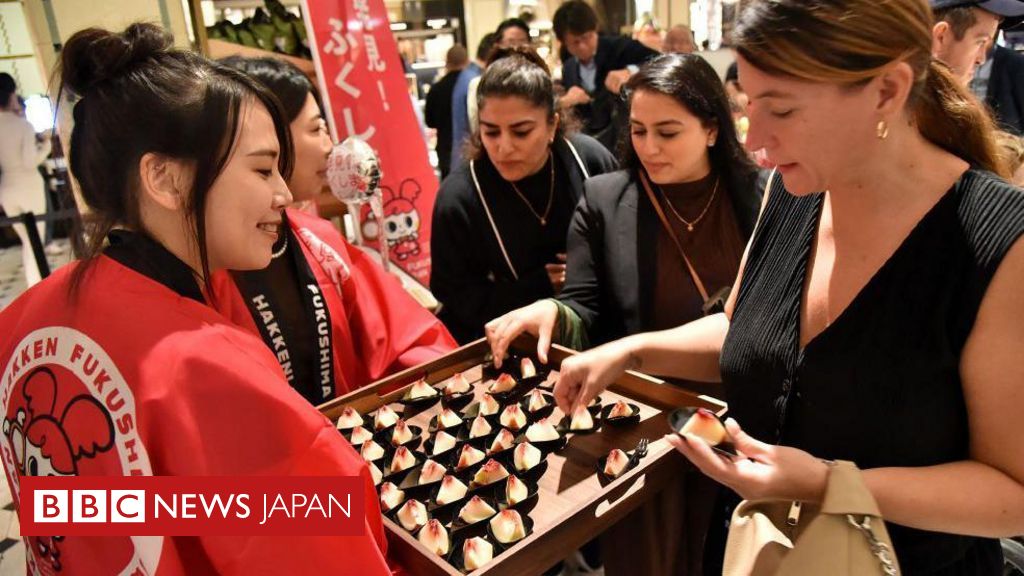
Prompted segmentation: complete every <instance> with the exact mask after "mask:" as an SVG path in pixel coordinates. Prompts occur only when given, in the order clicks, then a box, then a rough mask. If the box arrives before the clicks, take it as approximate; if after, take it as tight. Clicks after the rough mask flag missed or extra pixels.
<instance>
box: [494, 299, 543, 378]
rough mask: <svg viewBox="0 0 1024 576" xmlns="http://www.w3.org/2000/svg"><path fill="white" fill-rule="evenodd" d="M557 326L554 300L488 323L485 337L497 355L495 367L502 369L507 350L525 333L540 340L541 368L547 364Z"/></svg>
mask: <svg viewBox="0 0 1024 576" xmlns="http://www.w3.org/2000/svg"><path fill="white" fill-rule="evenodd" d="M557 324H558V305H557V304H555V303H554V302H552V301H551V300H538V301H536V302H534V303H533V304H530V305H529V306H524V307H522V308H519V309H518V310H513V311H511V312H509V313H508V314H505V315H504V316H499V317H498V318H495V319H494V320H491V321H490V322H488V323H487V325H486V326H484V333H485V334H486V335H487V343H488V344H490V346H491V354H493V355H494V367H495V368H501V363H502V361H504V359H505V354H506V353H507V352H508V347H509V346H510V345H511V344H512V341H513V340H515V339H516V337H517V336H519V335H520V334H522V333H523V332H529V333H530V334H533V335H534V336H536V337H537V359H538V360H540V362H541V364H547V363H548V350H549V349H550V348H551V334H552V333H553V332H554V331H555V326H556V325H557Z"/></svg>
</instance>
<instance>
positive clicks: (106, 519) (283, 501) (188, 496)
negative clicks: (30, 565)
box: [18, 476, 376, 536]
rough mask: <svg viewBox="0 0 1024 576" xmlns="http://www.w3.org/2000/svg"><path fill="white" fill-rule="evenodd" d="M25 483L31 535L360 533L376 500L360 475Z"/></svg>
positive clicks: (23, 506)
mask: <svg viewBox="0 0 1024 576" xmlns="http://www.w3.org/2000/svg"><path fill="white" fill-rule="evenodd" d="M20 484H21V486H20V488H21V489H20V494H19V497H20V499H19V502H20V505H19V510H18V513H19V515H20V517H21V520H22V523H21V531H22V534H24V535H26V536H49V535H53V534H61V535H64V536H115V535H123V536H203V535H207V534H219V535H225V536H273V535H282V536H356V535H359V534H361V533H362V531H363V529H364V525H365V518H366V508H367V506H368V505H371V506H374V505H376V494H375V493H373V490H372V488H368V481H367V480H365V479H364V478H362V477H355V476H354V477H332V476H308V477H307V476H303V477H293V476H287V477H240V478H234V477H198V476H181V477H177V476H174V477H172V476H123V477H122V476H119V477H101V476H64V477H60V476H52V477H33V476H23V477H21V479H20ZM368 502H369V504H367V503H368Z"/></svg>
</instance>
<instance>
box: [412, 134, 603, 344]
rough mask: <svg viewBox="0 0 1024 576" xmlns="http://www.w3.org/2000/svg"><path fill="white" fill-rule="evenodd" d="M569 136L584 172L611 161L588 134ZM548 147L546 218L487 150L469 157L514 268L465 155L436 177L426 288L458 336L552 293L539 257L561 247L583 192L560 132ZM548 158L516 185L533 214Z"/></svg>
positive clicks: (468, 336)
mask: <svg viewBox="0 0 1024 576" xmlns="http://www.w3.org/2000/svg"><path fill="white" fill-rule="evenodd" d="M570 140H571V142H572V145H573V147H574V148H575V150H576V152H577V153H578V154H579V156H580V159H581V160H582V161H583V164H584V165H585V166H586V168H587V172H588V173H589V174H590V175H594V174H601V173H603V172H607V171H609V170H614V169H615V159H614V158H613V157H612V155H611V154H610V153H609V152H608V151H607V150H605V149H604V148H603V147H601V145H600V144H598V143H597V142H596V141H594V140H593V139H592V138H589V137H587V136H583V135H574V136H572V137H571V138H570ZM552 149H553V153H554V158H555V177H556V181H555V191H554V200H553V203H552V208H551V214H550V215H549V217H548V219H549V222H548V224H547V225H546V226H541V225H540V223H539V222H538V220H537V218H536V216H534V214H533V212H531V211H530V210H529V209H528V208H527V206H526V204H525V203H524V202H523V200H522V199H521V198H519V196H518V195H517V194H516V193H515V191H513V189H512V187H511V185H510V184H509V182H507V181H506V180H504V179H503V178H501V175H500V174H499V173H498V171H497V169H496V168H495V167H494V165H493V164H492V163H491V162H490V160H488V159H487V157H486V155H484V156H483V157H482V158H481V160H479V161H477V162H476V163H475V164H474V167H475V172H476V177H477V180H478V181H479V183H480V190H481V191H482V193H483V196H484V198H485V199H486V201H487V207H488V208H489V209H490V214H491V216H492V217H493V218H494V223H495V225H496V226H497V228H498V232H499V233H500V234H501V239H502V241H503V242H504V245H505V249H506V250H507V252H508V257H509V259H510V260H511V262H512V266H513V267H514V268H515V273H513V270H512V269H511V268H510V267H509V264H508V262H506V260H505V256H504V255H503V253H502V251H501V248H500V246H499V243H498V240H497V237H496V236H495V233H494V230H493V229H492V227H491V223H490V220H489V219H488V216H487V212H486V211H485V209H484V205H483V204H482V203H481V201H480V195H479V194H477V190H476V187H475V185H474V183H473V174H472V171H471V170H470V167H469V165H468V164H466V163H464V164H463V165H462V166H460V167H459V168H458V169H456V170H455V171H454V172H452V174H451V175H450V176H449V177H448V178H446V179H445V180H444V182H442V184H441V189H440V191H439V192H438V195H437V200H436V202H435V204H434V217H433V221H432V232H431V238H430V250H431V255H432V256H431V257H432V260H433V262H432V269H431V276H430V289H431V291H432V292H433V293H434V296H435V297H436V298H437V299H438V300H439V301H440V302H441V305H442V308H441V312H440V313H439V314H438V316H439V318H440V319H441V321H442V322H444V324H445V326H447V327H448V330H449V331H450V332H451V333H452V336H454V337H455V339H456V340H458V341H459V342H463V343H465V342H469V341H471V340H474V339H476V338H479V337H481V336H483V326H484V324H485V323H487V322H488V321H490V320H492V319H494V318H496V317H498V316H500V315H502V314H504V313H506V312H509V311H511V310H514V309H516V308H519V307H520V306H525V305H526V304H529V303H531V302H533V301H535V300H537V299H540V298H546V297H549V296H551V295H552V294H553V291H552V287H551V282H550V280H549V279H548V275H547V271H546V270H545V268H544V265H545V264H549V263H555V262H557V260H556V257H555V255H556V254H558V253H560V252H565V251H566V247H565V237H566V230H567V229H568V226H569V219H570V217H571V215H572V211H573V209H574V207H575V206H576V203H577V202H578V201H579V198H580V196H581V195H582V193H583V180H584V174H583V171H582V170H581V169H580V167H579V163H578V162H577V160H576V157H575V156H574V155H573V153H572V151H571V149H570V147H569V145H568V144H567V143H566V142H565V140H556V142H555V145H554V146H552ZM547 166H548V165H545V168H543V169H541V170H540V171H539V172H538V173H537V174H535V175H534V176H532V177H530V178H526V179H525V180H526V181H525V182H523V184H524V186H519V188H520V192H522V193H523V195H524V196H527V199H528V200H529V201H530V204H531V205H532V206H533V207H534V211H536V212H537V213H538V214H543V212H544V208H545V206H546V204H547V196H548V191H549V189H550V172H549V171H548V168H547ZM517 186H518V183H517ZM517 277H518V278H517Z"/></svg>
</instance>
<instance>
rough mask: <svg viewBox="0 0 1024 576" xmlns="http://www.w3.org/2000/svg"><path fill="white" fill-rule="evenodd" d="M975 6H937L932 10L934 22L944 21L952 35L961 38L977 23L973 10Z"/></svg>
mask: <svg viewBox="0 0 1024 576" xmlns="http://www.w3.org/2000/svg"><path fill="white" fill-rule="evenodd" d="M974 8H975V6H973V5H972V6H956V7H954V8H939V9H938V10H935V11H934V14H935V23H936V24H938V23H939V22H945V23H947V24H949V29H950V30H952V31H953V37H954V38H956V39H957V40H963V39H964V35H966V34H967V31H968V30H970V29H971V26H974V25H975V24H977V23H978V15H977V14H975V12H974Z"/></svg>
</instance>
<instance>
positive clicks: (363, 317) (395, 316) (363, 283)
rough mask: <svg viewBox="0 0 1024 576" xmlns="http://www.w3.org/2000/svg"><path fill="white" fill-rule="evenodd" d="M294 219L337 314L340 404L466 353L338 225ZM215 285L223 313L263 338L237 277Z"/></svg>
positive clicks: (223, 277)
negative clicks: (392, 378)
mask: <svg viewBox="0 0 1024 576" xmlns="http://www.w3.org/2000/svg"><path fill="white" fill-rule="evenodd" d="M287 213H288V222H289V225H290V226H291V230H292V233H293V234H294V237H297V238H298V239H299V240H300V242H298V244H300V245H301V248H302V254H303V255H304V256H305V257H306V261H307V262H308V264H309V267H310V269H311V270H312V272H313V275H314V277H315V278H316V281H317V283H318V284H319V285H320V288H321V292H322V293H323V294H324V299H325V300H326V302H327V309H328V311H329V312H330V317H331V324H332V330H333V334H332V336H333V341H334V345H333V346H334V373H335V396H342V395H345V394H347V393H349V392H351V391H353V390H356V389H358V388H361V387H363V386H366V385H367V384H369V383H371V382H374V381H375V380H379V379H381V378H383V377H385V376H388V375H390V374H394V373H395V372H398V371H401V370H404V369H405V368H410V367H412V366H416V365H418V364H422V363H424V362H428V361H430V360H433V359H435V358H437V357H438V356H441V355H443V354H445V353H447V352H449V351H451V350H454V349H455V348H456V347H457V346H458V345H457V344H456V343H455V340H454V339H453V338H452V337H451V335H450V334H449V333H448V330H447V329H446V328H445V327H444V324H442V323H441V321H440V320H438V319H437V318H436V317H435V316H434V315H433V314H431V313H430V312H429V311H428V310H426V309H425V308H423V307H422V306H420V305H419V303H417V302H416V301H415V300H413V299H412V297H411V296H409V295H408V294H407V293H406V292H405V289H403V288H402V285H401V283H400V282H399V281H398V279H397V278H395V277H394V276H392V275H391V274H389V273H387V272H386V271H385V270H384V268H383V267H381V266H380V265H379V264H377V263H376V262H374V261H373V260H372V259H371V258H370V257H369V256H368V255H366V254H365V253H363V251H362V250H360V249H358V248H356V247H354V246H351V245H350V244H349V243H348V242H347V241H346V240H345V239H344V238H343V237H342V236H341V234H340V233H339V232H338V230H336V229H335V228H334V226H333V225H332V224H331V223H330V222H328V221H327V220H324V219H323V218H319V217H316V216H311V215H309V214H306V213H305V212H302V211H299V210H295V209H291V208H289V209H288V210H287ZM212 284H213V292H214V295H215V297H216V298H215V300H216V303H215V306H216V308H217V310H218V311H219V312H220V313H221V314H223V315H224V316H225V317H226V318H228V319H229V320H231V321H232V322H235V323H236V324H238V325H239V326H241V327H243V328H244V329H246V330H248V331H249V332H252V333H253V334H257V335H258V334H259V330H258V328H257V326H256V322H255V321H254V320H253V317H252V314H251V313H250V312H249V309H248V308H247V307H246V305H245V300H244V298H243V297H242V294H241V293H240V292H239V290H238V287H237V286H236V285H235V282H234V281H233V280H232V279H231V276H230V274H227V273H217V274H214V276H213V282H212Z"/></svg>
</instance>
